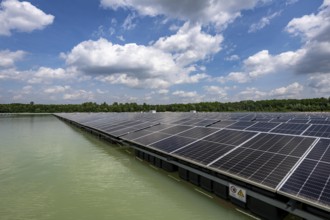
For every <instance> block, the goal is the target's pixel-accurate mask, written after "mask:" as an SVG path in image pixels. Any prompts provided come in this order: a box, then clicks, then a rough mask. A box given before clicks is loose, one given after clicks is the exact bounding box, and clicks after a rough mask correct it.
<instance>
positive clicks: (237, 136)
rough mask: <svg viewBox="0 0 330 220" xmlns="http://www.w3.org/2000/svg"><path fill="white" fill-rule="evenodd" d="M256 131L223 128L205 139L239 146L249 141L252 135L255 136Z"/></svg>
mask: <svg viewBox="0 0 330 220" xmlns="http://www.w3.org/2000/svg"><path fill="white" fill-rule="evenodd" d="M255 134H256V133H255V132H245V131H234V130H221V131H219V132H216V133H214V134H212V135H210V136H208V137H206V138H204V139H203V140H206V141H211V142H215V143H220V144H229V145H234V146H238V145H240V144H242V143H243V142H244V141H247V140H248V139H250V138H251V137H253V136H254V135H255Z"/></svg>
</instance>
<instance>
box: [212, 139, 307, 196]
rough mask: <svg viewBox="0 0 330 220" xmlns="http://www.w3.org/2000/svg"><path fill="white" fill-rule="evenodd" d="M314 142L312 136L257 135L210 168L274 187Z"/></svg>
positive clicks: (264, 185)
mask: <svg viewBox="0 0 330 220" xmlns="http://www.w3.org/2000/svg"><path fill="white" fill-rule="evenodd" d="M313 142H314V139H313V138H304V137H296V136H292V137H289V136H285V135H274V134H259V135H258V136H256V137H254V138H253V139H251V140H250V141H248V142H246V143H245V144H243V145H242V146H241V147H238V148H236V149H235V150H234V151H232V152H231V153H229V154H227V155H226V156H224V157H223V158H221V159H219V160H218V161H216V162H215V163H213V164H212V165H211V167H213V168H215V169H218V170H220V171H223V172H226V173H229V174H231V175H235V176H238V177H240V178H245V179H247V180H249V181H251V182H252V183H255V184H257V185H260V186H261V187H266V188H267V187H268V188H271V189H273V190H275V189H276V187H277V185H278V184H279V183H280V182H281V181H282V179H283V178H284V177H285V176H286V175H287V173H288V172H289V171H290V170H291V169H292V168H293V166H294V165H295V164H296V162H297V161H298V160H299V158H300V157H301V156H302V155H303V154H304V153H305V152H306V150H307V149H308V148H309V147H310V146H311V144H312V143H313Z"/></svg>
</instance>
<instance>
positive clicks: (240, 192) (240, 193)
mask: <svg viewBox="0 0 330 220" xmlns="http://www.w3.org/2000/svg"><path fill="white" fill-rule="evenodd" d="M237 195H238V196H239V197H241V198H243V197H245V195H244V193H243V191H242V190H239V191H238V193H237Z"/></svg>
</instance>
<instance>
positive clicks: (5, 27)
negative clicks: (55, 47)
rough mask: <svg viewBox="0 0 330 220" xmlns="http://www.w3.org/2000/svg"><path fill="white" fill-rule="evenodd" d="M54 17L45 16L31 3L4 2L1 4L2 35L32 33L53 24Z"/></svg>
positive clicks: (13, 0) (8, 0) (0, 21)
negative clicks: (16, 32)
mask: <svg viewBox="0 0 330 220" xmlns="http://www.w3.org/2000/svg"><path fill="white" fill-rule="evenodd" d="M53 21H54V16H53V15H49V14H45V13H44V12H43V11H41V10H40V9H38V8H37V7H35V6H33V5H32V4H31V3H29V2H26V1H23V2H20V1H17V0H3V1H2V2H1V3H0V35H5V36H10V35H11V31H13V30H16V31H19V32H32V31H34V30H41V29H44V28H45V27H46V26H48V25H50V24H52V23H53Z"/></svg>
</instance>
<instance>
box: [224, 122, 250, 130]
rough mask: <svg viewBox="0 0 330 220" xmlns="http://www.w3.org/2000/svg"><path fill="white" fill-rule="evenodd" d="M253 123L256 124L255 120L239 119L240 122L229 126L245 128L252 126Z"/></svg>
mask: <svg viewBox="0 0 330 220" xmlns="http://www.w3.org/2000/svg"><path fill="white" fill-rule="evenodd" d="M253 124H255V122H251V121H239V122H236V123H235V124H232V125H230V126H228V127H227V128H231V129H240V130H243V129H245V128H247V127H250V126H251V125H253Z"/></svg>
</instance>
